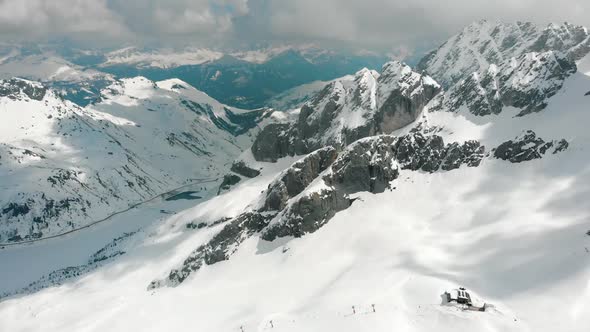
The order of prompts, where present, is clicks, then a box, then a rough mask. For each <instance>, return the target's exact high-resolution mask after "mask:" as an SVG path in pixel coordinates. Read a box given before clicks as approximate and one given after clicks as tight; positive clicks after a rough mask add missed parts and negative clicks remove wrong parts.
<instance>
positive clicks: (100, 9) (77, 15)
mask: <svg viewBox="0 0 590 332" xmlns="http://www.w3.org/2000/svg"><path fill="white" fill-rule="evenodd" d="M0 34H1V35H4V36H8V37H11V38H14V39H27V38H43V37H48V36H55V35H67V36H77V35H100V36H104V37H106V38H109V37H110V38H112V37H114V36H123V35H125V34H127V29H126V27H125V26H124V25H123V24H122V23H121V21H120V19H119V18H118V16H117V15H116V14H114V13H113V12H112V11H111V10H110V9H109V8H108V7H107V5H106V1H105V0H59V1H46V0H0Z"/></svg>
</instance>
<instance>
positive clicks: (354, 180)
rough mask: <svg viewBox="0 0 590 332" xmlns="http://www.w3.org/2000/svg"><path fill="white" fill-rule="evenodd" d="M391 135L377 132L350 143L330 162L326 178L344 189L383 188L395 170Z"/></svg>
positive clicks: (381, 189)
mask: <svg viewBox="0 0 590 332" xmlns="http://www.w3.org/2000/svg"><path fill="white" fill-rule="evenodd" d="M394 141H395V138H394V137H393V136H389V135H386V136H377V137H375V138H370V139H363V140H359V141H358V142H355V143H354V144H352V145H350V146H349V147H348V149H346V151H344V153H342V155H341V156H340V157H339V158H338V160H336V162H335V163H334V165H332V173H331V174H330V175H329V176H327V177H326V178H325V180H326V182H327V183H328V184H329V185H331V186H334V187H336V188H338V190H340V191H342V192H344V193H355V192H359V191H368V192H372V193H380V192H383V191H384V190H385V189H386V188H389V183H390V182H391V181H393V180H395V179H396V178H397V176H398V174H399V170H398V167H397V163H396V162H395V161H394V152H393V150H392V145H393V142H394Z"/></svg>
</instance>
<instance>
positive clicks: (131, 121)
mask: <svg viewBox="0 0 590 332" xmlns="http://www.w3.org/2000/svg"><path fill="white" fill-rule="evenodd" d="M271 114H272V111H270V110H266V109H261V110H255V111H243V110H239V109H235V108H229V107H226V106H224V105H222V104H220V103H218V102H217V101H215V100H213V99H212V98H210V97H209V96H207V95H205V94H204V93H202V92H200V91H198V90H196V89H194V88H192V87H190V86H189V85H187V84H186V83H184V82H181V81H178V80H168V81H163V82H158V83H154V82H151V81H149V80H147V79H145V78H141V77H138V78H134V79H126V80H122V81H119V82H116V83H114V84H113V85H111V86H109V87H108V88H107V89H105V90H104V91H103V93H102V101H101V102H100V103H98V104H94V105H90V106H88V107H87V108H80V107H78V106H77V105H74V104H72V103H70V102H67V101H64V100H62V99H61V98H60V97H59V96H58V95H57V94H56V93H55V92H54V91H52V90H48V89H46V88H45V87H43V86H42V85H40V84H38V83H34V82H30V81H26V80H22V79H11V80H6V81H2V83H1V84H0V116H1V117H2V129H1V130H0V163H1V164H0V177H1V178H2V181H1V185H2V191H1V196H0V221H1V222H0V243H6V242H18V241H23V240H31V239H37V238H42V237H46V236H51V235H55V234H60V233H63V232H65V231H70V230H73V229H77V228H80V227H82V226H85V225H87V224H88V223H90V222H93V221H96V220H100V219H102V218H105V217H107V216H109V215H110V214H112V213H114V212H117V211H120V210H123V209H126V208H128V207H129V206H131V205H133V204H135V203H138V202H141V201H145V200H147V199H150V198H152V197H154V196H156V195H158V194H161V193H164V192H166V191H168V190H171V189H174V188H176V187H179V186H181V185H183V184H186V183H187V182H190V181H194V180H204V179H215V178H219V177H220V176H221V175H222V174H223V172H224V170H225V169H226V168H228V167H229V165H228V163H230V162H231V161H232V160H233V159H234V158H235V157H236V156H237V155H239V154H240V153H241V152H242V151H243V150H244V149H245V148H246V147H247V146H248V145H249V144H250V143H251V142H252V139H253V135H254V133H255V132H256V130H258V129H257V126H258V125H259V124H261V122H262V121H272V120H271V119H270V118H269V117H270V116H271Z"/></svg>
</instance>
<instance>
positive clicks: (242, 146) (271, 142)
mask: <svg viewBox="0 0 590 332" xmlns="http://www.w3.org/2000/svg"><path fill="white" fill-rule="evenodd" d="M138 54H140V53H137V51H136V50H125V51H124V52H119V53H115V55H116V56H115V55H112V54H111V57H110V58H109V59H110V60H108V61H106V62H105V61H102V60H101V61H100V62H97V64H96V65H95V66H86V67H85V68H82V69H81V70H82V72H83V73H93V72H94V70H96V69H93V68H100V70H99V71H100V72H101V73H107V72H108V73H109V74H100V75H106V76H102V77H107V79H105V87H102V88H100V91H99V92H98V93H97V94H96V97H95V98H94V100H93V101H92V102H91V103H89V104H87V105H83V106H82V105H78V104H76V103H74V102H72V101H70V100H67V98H64V96H63V94H60V92H59V90H56V89H55V86H54V85H52V84H47V82H43V83H38V82H33V81H30V80H25V79H22V78H11V79H7V80H4V81H2V82H1V83H0V116H1V117H2V120H3V121H2V123H4V124H10V125H5V126H6V127H3V129H2V130H1V131H0V132H1V133H0V143H1V145H0V179H2V181H1V185H2V186H3V190H2V196H0V212H1V215H0V242H2V244H1V246H2V247H0V248H1V249H0V264H1V265H2V266H3V267H6V268H5V269H2V271H0V277H1V279H2V280H3V282H2V283H0V318H2V319H0V330H4V329H6V330H10V331H13V330H23V331H24V330H39V329H43V330H60V331H63V330H72V331H74V330H89V331H99V330H100V331H102V330H127V329H131V328H135V329H140V330H145V331H160V330H174V331H188V330H193V329H195V328H198V329H199V330H203V331H241V332H243V331H257V330H258V331H260V330H278V331H326V330H334V331H385V330H391V329H401V330H407V331H426V330H439V331H457V330H474V331H483V330H489V331H556V330H559V331H580V332H581V331H586V330H587V327H588V326H590V319H589V317H590V301H589V300H588V299H590V287H589V286H588V285H589V283H590V265H589V264H588V259H589V258H590V254H589V251H588V248H590V237H589V236H588V234H590V224H589V223H588V221H589V220H590V209H588V204H586V202H587V201H588V198H589V194H590V187H589V186H588V184H589V183H590V167H589V165H590V159H589V158H590V154H588V143H589V142H590V134H588V130H587V128H586V127H587V124H588V123H589V122H590V113H589V112H588V106H589V105H590V35H589V33H588V30H587V29H586V28H584V27H580V26H575V25H572V24H568V23H565V24H563V25H556V24H551V25H549V26H546V27H539V26H536V25H534V24H532V23H522V22H518V23H498V22H488V21H479V22H475V23H473V24H471V25H469V26H467V27H466V28H464V29H463V30H462V31H460V32H459V33H458V34H456V35H455V36H452V37H451V38H450V39H449V40H448V41H446V42H445V43H443V44H441V45H440V46H439V47H438V48H436V49H434V50H432V51H431V52H429V53H428V54H427V55H426V56H425V57H424V58H423V59H422V60H420V61H419V63H418V64H417V66H416V67H415V68H412V67H411V66H409V65H408V64H405V63H403V62H399V61H388V62H386V63H385V64H384V65H383V66H382V67H381V68H380V69H379V70H376V69H374V68H371V67H369V66H367V67H368V68H363V69H360V70H358V71H356V72H355V73H354V74H349V73H339V74H340V76H341V77H317V79H319V80H321V81H320V82H314V83H310V80H304V79H298V78H297V77H294V76H282V75H279V76H280V77H282V79H285V80H287V81H289V82H292V83H289V84H287V83H285V85H284V86H283V88H281V90H282V94H273V96H274V98H267V99H264V101H262V99H260V104H257V103H252V104H249V105H258V106H264V105H265V103H266V102H268V106H275V107H277V106H276V105H280V106H278V107H277V108H278V110H275V109H273V108H270V107H261V108H259V109H253V110H252V109H250V110H244V109H239V108H236V107H234V106H227V105H225V104H223V103H222V102H220V101H217V100H215V99H214V98H218V96H216V95H215V93H210V91H212V90H205V89H204V90H205V92H206V93H205V92H201V91H200V90H198V89H202V86H200V85H199V84H195V82H194V81H190V80H185V79H183V77H180V79H179V78H165V79H164V78H162V79H161V80H160V79H154V77H150V75H147V76H148V77H147V78H146V77H142V76H139V77H134V78H119V76H122V75H119V74H117V73H116V72H115V70H112V68H114V67H113V66H115V65H112V64H114V63H115V62H117V61H123V60H121V59H132V58H133V59H139V58H141V59H142V60H141V61H140V62H135V64H134V67H133V68H135V69H134V70H138V71H139V72H138V74H145V73H146V72H150V71H151V72H152V73H155V72H157V71H160V70H169V67H168V66H172V67H174V66H176V65H178V62H170V61H168V62H166V65H164V64H162V63H160V64H159V65H157V66H152V65H147V64H148V63H150V64H151V63H153V61H155V60H154V59H157V57H152V58H149V60H145V59H147V58H148V57H143V58H142V56H139V55H138ZM193 54H194V53H193ZM198 54H199V57H200V58H198V59H194V58H191V59H190V61H201V60H202V58H207V59H210V57H213V58H215V60H207V61H209V62H204V63H202V64H194V63H193V64H190V65H180V66H178V67H174V68H176V69H174V70H180V71H177V72H175V73H180V72H181V69H179V68H187V67H183V66H202V67H201V68H206V67H208V66H213V67H209V69H208V70H213V68H217V67H216V66H217V65H213V64H214V63H217V64H219V63H225V62H226V61H227V62H229V63H236V61H237V62H240V63H241V62H243V61H244V59H246V58H249V59H257V60H256V61H254V60H252V61H253V62H249V63H250V64H251V66H254V67H256V68H261V67H257V66H260V65H263V66H268V67H266V68H270V67H272V66H276V68H277V70H283V69H285V68H291V69H292V70H293V71H294V72H297V71H299V70H300V68H301V67H300V66H310V64H313V61H311V60H310V59H308V58H305V56H303V53H301V52H295V51H292V50H290V51H287V52H283V53H280V55H277V56H275V57H274V58H272V59H270V60H268V61H266V62H262V61H263V60H261V59H266V58H264V56H261V55H260V54H258V53H248V54H239V55H237V54H234V55H229V56H228V55H225V54H218V53H212V52H205V51H203V52H201V53H198ZM229 57H231V59H229ZM238 57H242V60H240V59H239V58H238ZM236 59H237V60H236ZM301 59H303V60H305V61H303V60H301ZM125 61H128V60H125ZM125 61H124V62H125ZM129 61H131V60H129ZM133 61H136V60H133ZM187 61H189V60H187ZM275 61H276V62H275ZM258 62H262V63H258ZM138 63H141V65H138ZM146 65H147V67H148V68H149V69H144V67H145V66H146ZM117 66H118V65H117ZM80 68H81V67H80ZM105 68H111V69H108V70H107V69H105ZM224 68H232V67H231V66H230V65H228V67H224ZM193 69H194V68H193ZM193 69H191V70H193ZM291 69H290V70H291ZM142 70H146V71H143V72H142ZM152 70H153V71H152ZM215 70H219V69H215ZM224 70H226V69H224ZM89 71H92V72H89ZM97 71H98V70H97ZM220 71H221V70H220ZM170 72H172V71H170ZM208 73H209V74H210V73H211V71H209V72H208ZM275 73H276V72H275ZM336 74H337V73H336V72H334V75H336ZM344 74H349V75H344ZM80 75H81V74H79V75H74V76H76V77H79V76H80ZM220 75H221V77H223V75H224V73H223V72H222V74H220ZM179 76H180V75H179ZM215 76H216V75H215ZM266 79H267V77H265V78H264V80H266ZM314 79H315V78H314ZM234 81H235V79H234ZM304 81H306V82H304ZM107 82H108V84H106V83H107ZM248 82H251V80H249V81H248ZM302 83H307V84H306V85H301V84H302ZM193 84H194V86H195V87H193V86H192V85H193ZM291 84H292V86H289V85H291ZM245 86H249V84H248V83H245ZM220 99H221V98H220ZM222 101H223V100H222ZM232 105H233V104H232ZM25 242H27V243H25ZM459 287H465V288H467V290H468V292H469V294H470V299H471V301H472V303H473V305H474V307H477V308H479V307H481V308H483V309H484V311H483V312H481V311H472V310H467V309H473V307H468V306H465V305H460V304H452V303H448V302H447V301H446V300H445V292H447V291H451V290H453V289H455V288H459Z"/></svg>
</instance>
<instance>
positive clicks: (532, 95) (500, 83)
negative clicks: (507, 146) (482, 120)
mask: <svg viewBox="0 0 590 332" xmlns="http://www.w3.org/2000/svg"><path fill="white" fill-rule="evenodd" d="M576 70H577V68H576V64H575V62H574V61H573V60H571V59H570V58H569V57H567V56H566V55H564V54H560V53H556V52H553V51H548V52H545V53H526V54H524V55H522V56H520V57H518V58H514V59H512V60H511V61H509V62H506V63H504V64H503V65H501V66H500V67H498V66H496V65H490V67H489V68H488V69H487V71H485V72H484V73H483V74H480V73H477V72H476V73H473V74H471V75H470V76H469V77H467V78H466V79H465V80H463V81H462V82H460V83H458V84H456V85H454V86H453V87H452V88H451V89H450V90H449V91H448V92H447V93H445V94H444V95H439V96H438V97H437V100H436V102H433V104H432V105H433V106H432V107H431V109H433V110H446V111H457V110H459V109H460V108H461V107H462V106H465V107H467V109H468V110H469V111H470V112H471V113H473V114H475V115H478V116H484V115H490V114H498V113H500V112H501V111H502V109H503V107H505V106H513V107H516V108H519V109H522V111H521V112H520V113H519V114H518V116H523V115H526V114H529V113H532V112H538V111H541V110H543V109H544V108H545V107H546V106H547V100H548V99H549V98H551V97H552V96H554V95H555V94H556V93H557V92H558V91H559V90H560V89H561V87H562V86H563V82H564V81H565V79H566V78H568V77H569V76H570V75H572V74H573V73H575V72H576Z"/></svg>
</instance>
